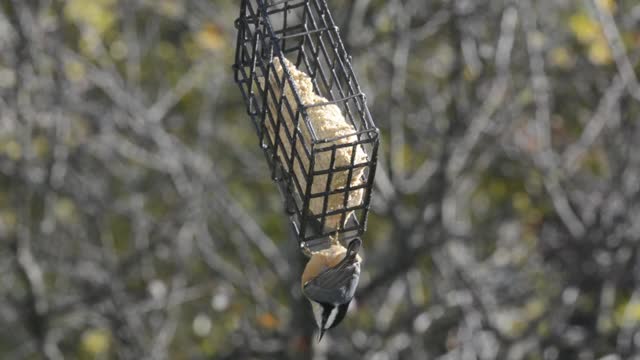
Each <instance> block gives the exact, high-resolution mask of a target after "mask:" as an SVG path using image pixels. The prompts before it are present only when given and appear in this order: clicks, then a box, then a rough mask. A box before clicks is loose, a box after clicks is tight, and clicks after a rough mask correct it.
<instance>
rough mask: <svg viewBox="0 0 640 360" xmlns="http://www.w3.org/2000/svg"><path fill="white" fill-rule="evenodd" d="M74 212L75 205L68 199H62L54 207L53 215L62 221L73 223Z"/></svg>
mask: <svg viewBox="0 0 640 360" xmlns="http://www.w3.org/2000/svg"><path fill="white" fill-rule="evenodd" d="M74 212H75V205H74V204H73V202H72V201H71V200H69V199H67V198H60V199H58V200H57V201H56V202H55V203H54V205H53V213H54V215H55V216H56V218H58V220H60V221H63V222H69V221H71V220H72V219H73V214H74Z"/></svg>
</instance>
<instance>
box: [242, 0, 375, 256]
mask: <svg viewBox="0 0 640 360" xmlns="http://www.w3.org/2000/svg"><path fill="white" fill-rule="evenodd" d="M235 24H236V27H237V29H238V39H237V48H236V57H235V65H234V72H235V81H236V82H237V83H238V85H239V87H240V90H241V92H242V96H243V98H244V100H245V103H246V107H247V111H248V114H249V115H250V116H251V119H252V120H253V123H254V125H255V127H256V130H257V133H258V136H259V139H260V145H261V147H262V149H263V150H264V153H265V155H266V157H267V161H268V163H269V167H270V169H271V171H272V177H273V179H274V180H275V181H276V183H277V184H278V187H279V189H280V191H281V193H282V195H283V196H284V199H285V207H286V210H287V212H288V214H289V215H290V217H291V222H292V224H293V227H294V231H295V233H296V235H297V237H298V240H299V242H300V245H301V246H302V247H304V248H306V249H308V250H310V251H316V250H321V249H324V248H327V247H328V246H330V245H331V243H332V240H331V239H337V240H342V241H344V242H347V241H348V240H349V239H351V238H354V237H357V236H360V235H361V234H362V233H363V232H364V231H365V229H366V221H367V214H368V210H369V202H370V199H371V192H372V187H373V178H374V174H375V168H376V159H377V150H378V143H379V132H378V129H377V128H376V127H375V125H374V123H373V121H372V119H371V115H370V113H369V110H368V108H367V105H366V99H365V95H364V94H363V93H362V91H361V90H360V86H359V84H358V81H357V80H356V77H355V75H354V73H353V69H352V68H351V62H350V57H349V56H348V55H347V53H346V51H345V49H344V45H343V44H342V41H341V39H340V34H339V31H338V28H337V27H336V26H335V24H334V22H333V19H332V17H331V14H330V12H329V9H328V7H327V4H326V1H325V0H288V1H277V0H273V1H269V0H242V3H241V10H240V17H239V18H238V19H237V20H236V23H235Z"/></svg>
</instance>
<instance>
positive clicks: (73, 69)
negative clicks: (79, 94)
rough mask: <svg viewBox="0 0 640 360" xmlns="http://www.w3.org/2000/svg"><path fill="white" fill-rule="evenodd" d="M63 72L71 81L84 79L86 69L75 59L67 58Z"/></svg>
mask: <svg viewBox="0 0 640 360" xmlns="http://www.w3.org/2000/svg"><path fill="white" fill-rule="evenodd" d="M64 72H65V74H67V77H68V78H69V80H71V81H72V82H79V81H82V80H84V78H85V76H86V73H87V72H86V70H85V68H84V65H83V64H82V63H81V62H79V61H75V60H69V61H66V62H65V63H64Z"/></svg>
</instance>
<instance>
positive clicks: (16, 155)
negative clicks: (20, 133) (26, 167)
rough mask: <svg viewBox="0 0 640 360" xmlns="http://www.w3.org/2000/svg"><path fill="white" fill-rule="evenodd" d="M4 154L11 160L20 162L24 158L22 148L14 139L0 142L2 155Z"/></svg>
mask: <svg viewBox="0 0 640 360" xmlns="http://www.w3.org/2000/svg"><path fill="white" fill-rule="evenodd" d="M2 153H4V154H5V155H7V156H8V157H9V159H11V160H20V158H21V157H22V146H20V144H18V142H17V141H15V140H13V139H11V140H9V141H7V142H0V154H2Z"/></svg>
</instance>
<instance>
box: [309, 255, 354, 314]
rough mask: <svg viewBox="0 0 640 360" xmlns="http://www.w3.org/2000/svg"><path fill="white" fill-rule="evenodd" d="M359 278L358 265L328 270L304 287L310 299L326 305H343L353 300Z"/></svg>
mask: <svg viewBox="0 0 640 360" xmlns="http://www.w3.org/2000/svg"><path fill="white" fill-rule="evenodd" d="M359 278H360V264H359V263H355V264H348V265H346V266H339V267H336V268H330V269H327V270H325V271H324V272H322V273H321V274H320V275H318V276H317V277H315V278H314V279H313V280H311V281H309V282H308V283H306V284H305V285H304V287H303V288H302V291H303V292H304V294H305V295H306V296H307V297H309V298H310V299H312V300H314V301H317V302H320V303H326V304H345V303H347V302H349V301H351V299H352V298H353V295H354V294H355V292H356V288H357V287H358V280H359Z"/></svg>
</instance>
